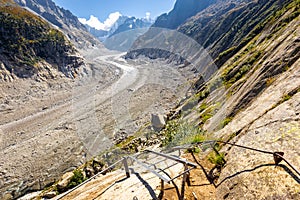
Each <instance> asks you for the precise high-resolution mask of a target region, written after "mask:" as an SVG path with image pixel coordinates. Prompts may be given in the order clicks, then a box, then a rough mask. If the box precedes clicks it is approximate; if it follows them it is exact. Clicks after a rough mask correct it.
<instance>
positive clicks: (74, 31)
mask: <svg viewBox="0 0 300 200" xmlns="http://www.w3.org/2000/svg"><path fill="white" fill-rule="evenodd" d="M15 2H16V3H18V4H19V5H21V6H24V7H27V8H29V9H30V10H32V11H33V12H35V13H37V14H39V15H40V16H42V17H43V18H44V19H46V20H47V21H48V22H50V23H51V24H53V25H54V26H56V27H58V28H59V29H61V30H62V31H63V32H64V33H65V34H66V36H67V37H68V39H70V40H71V41H72V42H73V43H74V44H75V45H76V46H77V47H78V48H86V47H91V46H94V45H100V43H99V41H98V40H97V39H96V38H95V37H93V36H92V35H91V34H90V33H89V32H88V31H87V29H86V27H85V26H84V25H83V24H81V23H80V22H79V20H78V18H77V17H76V16H74V15H73V14H72V13H71V12H70V11H69V10H65V9H64V8H60V7H58V6H57V5H56V4H55V3H54V2H53V1H52V0H15Z"/></svg>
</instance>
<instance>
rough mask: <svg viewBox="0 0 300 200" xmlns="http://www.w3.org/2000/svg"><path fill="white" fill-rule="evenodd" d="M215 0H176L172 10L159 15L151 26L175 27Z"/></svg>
mask: <svg viewBox="0 0 300 200" xmlns="http://www.w3.org/2000/svg"><path fill="white" fill-rule="evenodd" d="M215 2H216V0H200V1H199V0H177V1H176V3H175V5H174V8H173V10H172V11H171V12H169V13H168V14H163V15H161V16H159V17H158V18H157V20H156V21H155V23H154V24H153V27H161V28H168V29H176V28H177V27H178V26H179V25H180V24H182V23H183V22H184V21H185V20H187V19H188V18H190V17H191V16H194V15H195V14H197V13H198V12H200V11H201V10H203V9H205V8H207V7H208V6H209V5H211V4H213V3H215Z"/></svg>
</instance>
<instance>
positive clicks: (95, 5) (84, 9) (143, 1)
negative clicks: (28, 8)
mask: <svg viewBox="0 0 300 200" xmlns="http://www.w3.org/2000/svg"><path fill="white" fill-rule="evenodd" d="M53 1H54V2H55V3H56V4H57V5H58V6H60V7H63V8H65V9H67V10H70V11H71V12H72V13H73V14H74V15H76V16H77V17H78V18H79V20H80V22H82V23H84V24H88V25H90V26H92V27H94V28H96V29H98V30H109V28H110V27H111V26H112V25H113V23H114V22H115V21H116V20H117V19H118V18H119V16H121V15H123V16H134V17H137V18H146V17H147V18H149V17H150V18H151V19H155V18H156V17H158V16H159V15H161V14H163V13H167V12H169V11H170V10H172V8H173V6H174V4H175V1H176V0H53Z"/></svg>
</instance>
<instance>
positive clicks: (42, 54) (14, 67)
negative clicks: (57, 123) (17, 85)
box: [0, 1, 83, 81]
mask: <svg viewBox="0 0 300 200" xmlns="http://www.w3.org/2000/svg"><path fill="white" fill-rule="evenodd" d="M0 24H1V29H0V32H1V34H0V44H1V48H0V62H1V63H0V66H1V72H0V73H1V79H2V80H6V81H8V80H12V79H13V78H15V77H20V78H28V77H33V76H36V75H37V76H38V77H44V78H53V77H54V76H56V75H58V74H57V73H58V72H61V73H63V74H64V75H65V76H68V77H73V76H75V74H76V73H77V68H78V67H79V66H81V65H82V64H83V59H82V57H81V56H80V55H79V54H78V52H77V51H76V50H75V48H74V47H73V45H72V44H71V43H70V42H69V41H68V40H67V39H66V37H65V36H64V35H63V33H62V32H60V31H58V30H57V29H54V28H52V27H51V26H50V25H49V24H48V23H47V22H46V21H44V20H43V19H41V18H40V17H38V16H36V15H34V14H32V13H31V12H29V11H27V10H26V9H23V8H21V7H19V6H18V5H17V4H15V3H13V2H11V1H8V3H6V4H2V5H1V7H0Z"/></svg>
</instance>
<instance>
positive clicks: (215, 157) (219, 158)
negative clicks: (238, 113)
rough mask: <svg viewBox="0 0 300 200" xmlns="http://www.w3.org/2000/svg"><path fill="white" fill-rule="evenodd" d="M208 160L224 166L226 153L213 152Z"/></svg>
mask: <svg viewBox="0 0 300 200" xmlns="http://www.w3.org/2000/svg"><path fill="white" fill-rule="evenodd" d="M208 160H209V161H210V162H211V163H212V164H215V165H217V166H224V165H225V154H224V153H220V154H217V153H215V152H212V153H210V154H209V156H208Z"/></svg>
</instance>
